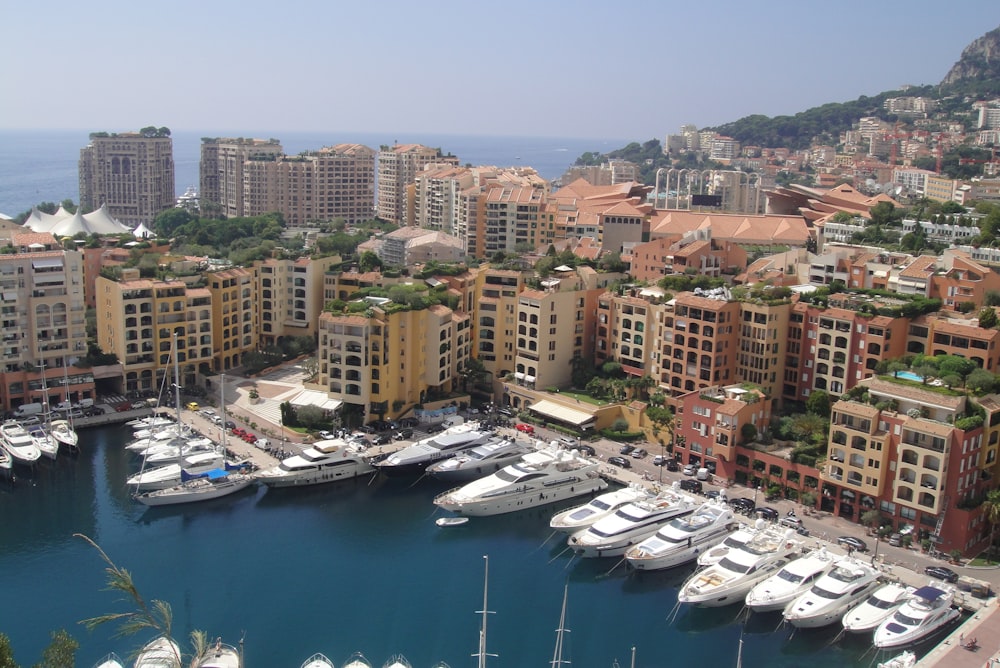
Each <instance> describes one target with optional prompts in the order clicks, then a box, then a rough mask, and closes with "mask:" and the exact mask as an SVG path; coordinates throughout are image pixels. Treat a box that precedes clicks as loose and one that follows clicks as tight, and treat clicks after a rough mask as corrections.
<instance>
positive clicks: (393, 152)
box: [376, 144, 458, 225]
mask: <svg viewBox="0 0 1000 668" xmlns="http://www.w3.org/2000/svg"><path fill="white" fill-rule="evenodd" d="M429 164H437V165H441V166H446V165H452V166H455V165H458V158H456V157H454V156H442V155H441V150H440V149H436V148H429V147H427V146H422V145H420V144H393V145H392V146H382V147H381V149H380V150H379V152H378V205H377V207H376V215H377V216H378V217H379V218H381V219H382V220H385V221H387V222H390V223H393V224H394V225H413V224H414V221H413V220H412V219H410V215H412V213H410V212H412V210H413V209H412V207H410V208H409V209H408V207H407V201H408V198H412V197H413V185H414V183H415V182H416V179H417V175H418V174H419V173H420V172H422V171H423V170H424V167H426V166H427V165H429ZM407 189H409V191H410V192H409V194H408V193H407ZM408 213H410V215H408Z"/></svg>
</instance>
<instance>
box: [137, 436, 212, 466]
mask: <svg viewBox="0 0 1000 668" xmlns="http://www.w3.org/2000/svg"><path fill="white" fill-rule="evenodd" d="M218 449H219V447H218V445H216V443H215V441H212V440H211V439H208V438H192V439H189V440H187V441H184V442H183V443H181V444H180V445H171V446H168V447H163V448H160V447H157V448H151V449H149V450H147V451H146V455H145V457H144V459H145V460H146V461H145V466H165V465H167V464H175V463H177V462H179V461H180V460H182V459H184V458H185V457H190V456H191V455H196V454H198V453H202V452H215V451H216V450H218Z"/></svg>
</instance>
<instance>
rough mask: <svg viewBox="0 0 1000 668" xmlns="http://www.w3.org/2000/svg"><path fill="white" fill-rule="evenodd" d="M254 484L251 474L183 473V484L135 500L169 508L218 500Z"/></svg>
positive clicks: (146, 494) (225, 472)
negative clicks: (189, 474) (191, 474)
mask: <svg viewBox="0 0 1000 668" xmlns="http://www.w3.org/2000/svg"><path fill="white" fill-rule="evenodd" d="M253 483H254V479H253V476H251V475H250V474H249V473H237V472H235V471H228V470H225V469H213V470H211V471H207V472H205V473H201V474H198V475H197V476H188V475H187V474H185V473H184V472H183V471H182V472H181V483H180V484H179V485H174V486H173V487H167V488H165V489H156V490H153V491H150V492H144V493H142V494H136V495H135V500H136V501H138V502H139V503H141V504H143V505H146V506H169V505H175V504H180V503H194V502H195V501H208V500H209V499H218V498H219V497H223V496H228V495H230V494H234V493H236V492H239V491H240V490H243V489H246V488H247V487H249V486H250V485H252V484H253Z"/></svg>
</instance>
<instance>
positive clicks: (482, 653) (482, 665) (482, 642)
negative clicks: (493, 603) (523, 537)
mask: <svg viewBox="0 0 1000 668" xmlns="http://www.w3.org/2000/svg"><path fill="white" fill-rule="evenodd" d="M483 559H484V560H485V562H486V571H485V574H484V575H483V609H482V610H478V611H477V612H479V613H480V614H482V616H483V622H482V626H481V627H480V629H479V651H478V652H477V653H476V654H474V655H473V656H476V657H478V658H479V662H478V664H477V665H478V668H486V657H488V656H496V654H489V653H488V652H487V651H486V615H490V614H493V611H492V610H490V609H489V608H488V607H487V604H486V601H487V591H488V588H489V582H490V557H489V555H486V554H484V555H483Z"/></svg>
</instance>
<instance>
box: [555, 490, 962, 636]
mask: <svg viewBox="0 0 1000 668" xmlns="http://www.w3.org/2000/svg"><path fill="white" fill-rule="evenodd" d="M654 518H656V519H654ZM550 525H551V526H552V528H553V529H557V530H560V531H563V532H567V533H570V537H569V540H568V542H569V546H570V547H571V548H573V550H574V551H575V552H576V553H577V554H580V555H581V556H619V555H624V557H625V559H626V560H627V561H628V564H629V565H630V566H631V567H633V568H635V569H637V570H655V569H663V568H671V567H674V566H680V565H682V564H686V563H690V562H692V561H695V560H697V563H698V566H699V567H700V568H699V569H698V570H696V571H695V572H694V573H693V574H692V575H691V576H689V577H688V579H687V580H686V581H685V582H684V584H683V585H682V586H681V588H680V591H679V593H678V597H677V598H678V602H679V603H690V604H694V605H698V606H702V607H721V606H725V605H730V604H733V603H741V604H744V605H746V606H747V607H748V608H749V609H750V610H752V611H755V612H776V611H780V612H781V613H782V616H783V618H784V620H785V621H786V622H788V623H789V624H791V625H793V626H795V627H799V628H816V627H821V626H827V625H829V624H834V623H841V624H842V625H843V627H844V629H845V630H847V631H849V632H853V633H867V632H874V645H875V647H877V648H879V649H888V648H896V647H904V646H909V645H912V644H914V643H917V642H919V641H921V640H923V639H925V638H927V637H928V636H930V635H931V634H933V633H934V632H936V631H938V630H939V629H942V628H943V627H945V626H947V625H948V624H949V623H951V622H952V621H954V620H956V619H958V617H959V616H960V612H959V610H958V609H957V608H955V607H953V603H954V596H955V591H954V589H953V588H951V587H949V586H947V585H944V584H941V583H935V584H929V585H927V586H923V587H919V588H913V587H906V586H903V585H901V584H898V583H896V582H884V581H883V579H882V577H881V572H880V571H879V570H878V569H877V568H875V567H874V566H872V565H871V564H869V563H866V562H864V561H862V560H859V559H857V558H855V557H854V556H851V555H848V556H839V555H836V554H833V553H831V552H828V551H827V550H826V549H825V548H817V549H808V548H806V546H805V545H804V544H803V543H802V541H801V540H800V539H799V537H798V535H797V534H796V533H795V532H794V531H793V530H790V529H786V528H784V527H781V526H780V525H777V524H770V523H767V522H765V521H764V520H757V521H756V523H755V524H754V525H753V526H747V525H738V524H737V523H736V522H735V521H734V517H733V513H732V510H730V509H729V508H728V507H727V506H726V505H725V503H724V502H722V501H718V500H715V499H712V500H709V501H707V502H705V503H702V504H701V505H700V506H697V507H696V506H695V505H694V503H693V501H692V500H691V499H686V498H685V497H683V496H682V495H679V494H678V493H677V491H676V490H675V489H671V490H668V491H665V492H660V493H659V494H656V495H652V494H651V493H650V492H647V491H645V490H642V489H636V488H633V487H628V488H624V489H620V490H617V491H614V492H608V493H606V494H602V495H600V496H597V497H596V498H594V499H593V500H592V501H590V503H588V504H585V505H582V506H579V507H576V508H571V509H569V510H566V511H563V512H561V513H558V514H556V515H555V516H554V517H553V518H552V520H551V522H550ZM736 526H739V528H738V529H735V530H734V527H736Z"/></svg>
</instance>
